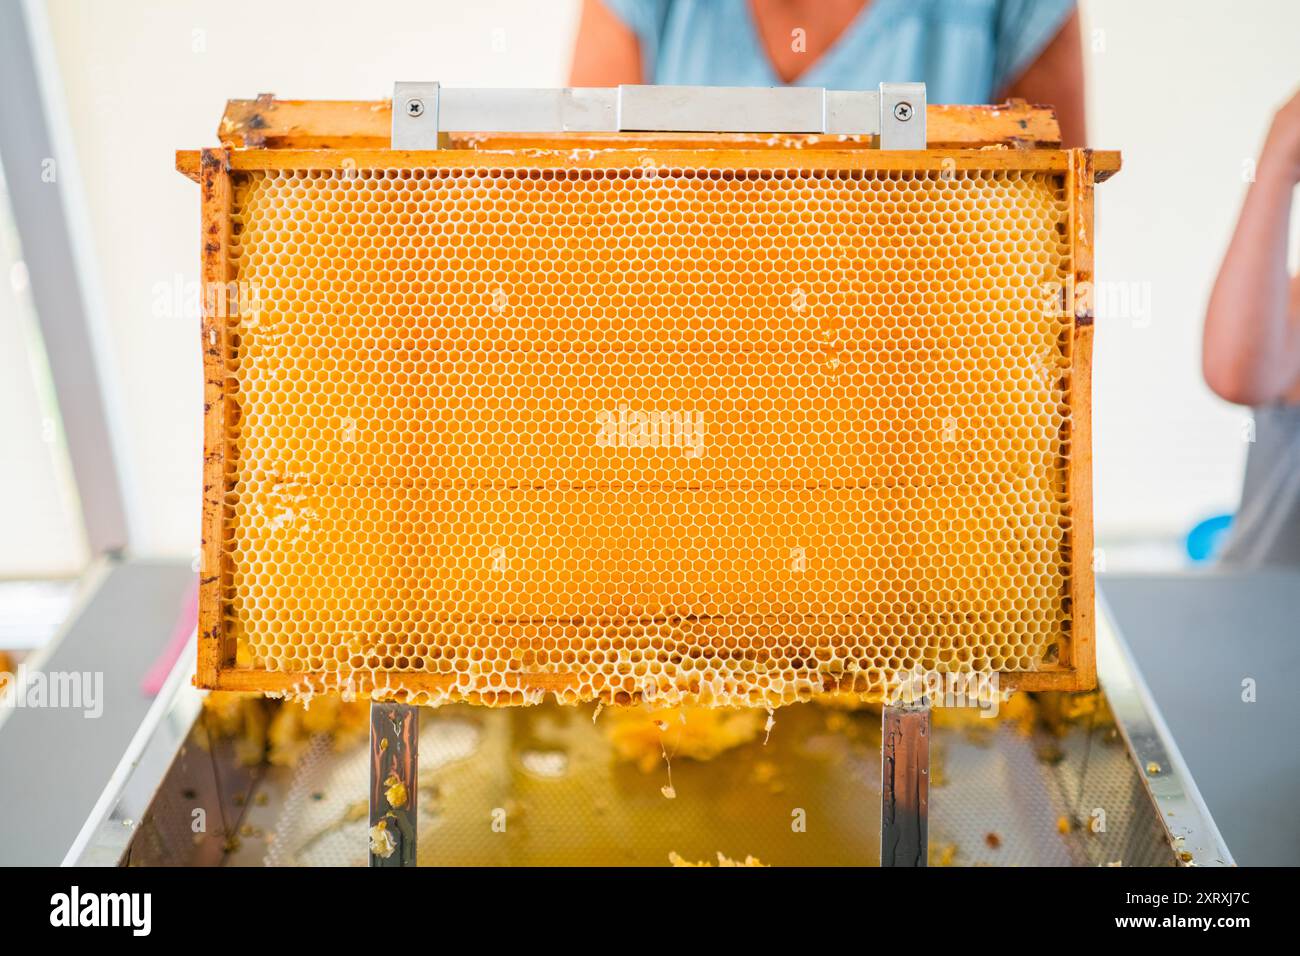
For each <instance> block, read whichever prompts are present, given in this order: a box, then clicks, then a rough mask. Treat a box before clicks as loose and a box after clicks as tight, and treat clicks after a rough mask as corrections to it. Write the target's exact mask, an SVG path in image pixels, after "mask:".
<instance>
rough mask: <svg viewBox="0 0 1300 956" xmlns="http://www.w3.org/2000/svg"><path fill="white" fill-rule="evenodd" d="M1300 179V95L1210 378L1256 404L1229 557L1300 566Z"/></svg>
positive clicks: (1253, 220) (1225, 307) (1221, 280)
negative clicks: (1298, 249)
mask: <svg viewBox="0 0 1300 956" xmlns="http://www.w3.org/2000/svg"><path fill="white" fill-rule="evenodd" d="M1297 183H1300V93H1298V94H1296V95H1295V96H1294V97H1293V98H1292V99H1291V101H1290V102H1289V103H1287V104H1286V105H1285V106H1283V107H1282V109H1280V110H1279V111H1278V113H1277V115H1276V116H1275V117H1274V119H1273V126H1272V128H1271V129H1270V131H1269V134H1268V139H1267V140H1266V141H1265V143H1264V151H1263V153H1261V154H1260V158H1259V162H1258V163H1257V164H1256V167H1255V181H1254V182H1253V183H1252V184H1251V186H1250V189H1249V190H1248V191H1247V193H1246V201H1245V203H1244V204H1243V205H1242V208H1241V215H1240V217H1239V218H1238V220H1237V229H1236V231H1235V232H1234V233H1233V235H1232V241H1231V242H1230V243H1229V244H1228V252H1227V254H1226V255H1225V256H1224V258H1223V265H1222V266H1220V267H1219V276H1218V278H1217V279H1216V280H1215V283H1214V291H1213V292H1212V293H1211V295H1210V305H1209V308H1208V310H1207V312H1206V316H1205V334H1204V340H1203V343H1202V355H1201V363H1202V368H1203V370H1204V373H1205V381H1206V384H1208V385H1209V386H1210V388H1211V389H1213V390H1214V392H1215V393H1216V394H1218V395H1219V396H1220V397H1221V398H1224V399H1226V400H1228V401H1229V402H1235V403H1236V404H1238V405H1249V406H1251V407H1252V408H1253V409H1254V412H1255V432H1254V436H1253V437H1254V442H1253V444H1251V446H1250V453H1249V455H1248V456H1247V459H1246V479H1245V481H1244V483H1243V484H1242V490H1241V505H1240V507H1239V508H1238V509H1237V514H1236V517H1235V518H1234V519H1233V523H1232V529H1231V531H1230V532H1229V537H1228V544H1227V548H1226V549H1225V551H1224V553H1223V557H1222V560H1223V561H1225V562H1226V563H1229V564H1236V565H1243V566H1252V565H1264V564H1300V276H1293V275H1291V274H1290V273H1289V271H1288V269H1287V230H1288V229H1289V228H1290V222H1291V200H1292V194H1293V193H1294V191H1295V187H1296V184H1297Z"/></svg>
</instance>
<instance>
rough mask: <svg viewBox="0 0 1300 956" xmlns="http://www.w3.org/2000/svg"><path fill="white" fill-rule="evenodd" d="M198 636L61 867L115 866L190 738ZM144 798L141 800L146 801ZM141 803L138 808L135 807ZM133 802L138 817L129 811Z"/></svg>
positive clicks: (199, 698) (196, 699)
mask: <svg viewBox="0 0 1300 956" xmlns="http://www.w3.org/2000/svg"><path fill="white" fill-rule="evenodd" d="M196 645H197V634H191V635H190V638H189V640H188V641H187V642H186V644H185V649H184V650H183V651H181V655H180V657H178V658H177V660H176V663H175V665H173V667H172V670H171V673H170V674H168V675H167V680H166V682H165V683H164V684H163V687H162V690H160V691H159V692H158V696H157V697H156V698H154V702H153V704H152V705H151V706H150V708H149V711H148V713H146V714H145V718H144V720H143V721H142V722H141V723H140V726H139V728H138V729H137V730H136V732H135V734H134V735H133V736H132V738H131V742H130V743H129V744H128V745H127V748H126V751H125V752H124V753H123V754H122V759H121V760H120V761H118V764H117V767H116V769H114V771H113V775H112V776H111V777H110V778H109V780H108V783H107V784H106V785H105V787H104V790H103V792H102V793H101V794H100V796H99V799H98V800H96V801H95V806H94V807H93V808H92V809H91V811H90V815H89V816H88V817H87V818H86V822H85V823H84V824H82V827H81V831H80V832H79V833H78V834H77V837H76V839H75V840H73V841H72V845H71V846H70V847H69V848H68V851H67V853H66V854H64V857H63V863H62V865H63V866H117V865H119V864H120V863H121V862H122V860H123V858H124V856H125V854H126V851H127V848H128V847H129V846H130V843H131V839H132V837H133V836H134V835H135V831H136V829H137V828H138V827H139V825H140V819H139V817H142V816H143V810H144V808H145V807H146V806H148V804H149V803H152V801H153V797H154V795H155V794H156V793H157V791H158V789H159V787H160V786H161V784H162V782H163V780H164V779H165V778H166V776H167V772H168V771H169V770H170V769H171V767H172V765H173V763H175V761H176V757H177V755H178V753H179V751H180V749H181V747H182V746H183V745H184V743H185V741H186V739H187V738H188V737H189V735H190V731H191V728H192V727H193V726H194V723H195V721H196V720H197V719H198V715H199V711H200V709H201V708H202V706H203V698H204V696H206V692H205V691H200V690H197V689H195V687H194V686H193V682H192V678H193V676H194V664H195V660H196V659H197V653H196ZM146 794H147V796H144V795H146ZM141 799H143V803H139V802H138V801H140V800H141ZM129 800H134V801H137V806H139V808H140V813H139V816H137V815H135V813H134V811H131V810H130V808H129V806H128V801H129Z"/></svg>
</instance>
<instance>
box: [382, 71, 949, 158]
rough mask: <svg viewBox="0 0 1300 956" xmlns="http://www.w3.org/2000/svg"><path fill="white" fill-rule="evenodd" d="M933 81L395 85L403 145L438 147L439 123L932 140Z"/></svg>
mask: <svg viewBox="0 0 1300 956" xmlns="http://www.w3.org/2000/svg"><path fill="white" fill-rule="evenodd" d="M925 106H926V102H925V84H924V83H882V84H880V90H879V91H878V92H868V91H866V90H825V89H822V88H820V87H793V86H778V87H752V86H643V85H624V86H618V87H586V88H562V89H533V90H529V89H457V88H452V89H442V88H441V87H440V86H439V85H438V84H437V83H397V84H395V85H394V87H393V135H392V145H393V148H394V149H437V148H438V133H439V132H440V131H442V130H457V131H459V132H478V133H489V132H511V133H546V132H585V133H619V132H674V133H820V134H823V135H862V136H878V137H879V139H880V146H881V148H883V149H924V148H925Z"/></svg>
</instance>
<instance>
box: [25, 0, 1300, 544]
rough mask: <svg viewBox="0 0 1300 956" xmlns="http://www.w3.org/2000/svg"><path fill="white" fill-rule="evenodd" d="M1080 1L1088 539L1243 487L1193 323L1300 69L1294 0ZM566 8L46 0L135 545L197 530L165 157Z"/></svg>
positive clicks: (1235, 435)
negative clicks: (1104, 151)
mask: <svg viewBox="0 0 1300 956" xmlns="http://www.w3.org/2000/svg"><path fill="white" fill-rule="evenodd" d="M1083 7H1084V14H1085V20H1086V22H1085V38H1086V40H1087V42H1088V47H1089V49H1088V52H1087V54H1086V57H1087V66H1088V70H1089V88H1090V96H1091V113H1092V116H1091V122H1092V126H1091V130H1092V132H1091V138H1092V141H1093V143H1094V145H1096V146H1099V147H1107V148H1119V149H1122V150H1123V151H1124V154H1125V169H1124V171H1123V172H1122V173H1121V174H1120V175H1119V176H1117V177H1116V178H1115V179H1113V180H1112V181H1111V182H1109V183H1107V184H1105V185H1104V186H1102V187H1101V189H1100V190H1099V209H1098V215H1099V229H1098V232H1099V236H1098V242H1099V250H1100V251H1099V257H1098V269H1097V272H1098V278H1099V280H1101V281H1103V282H1109V283H1111V284H1112V285H1111V286H1110V287H1109V288H1111V289H1124V288H1131V289H1132V290H1134V291H1136V292H1138V293H1139V296H1138V298H1137V300H1136V302H1137V305H1138V306H1139V308H1132V307H1131V308H1130V309H1129V310H1128V312H1127V314H1118V315H1116V314H1111V315H1105V314H1103V315H1102V316H1101V317H1099V320H1098V331H1097V350H1096V357H1095V370H1096V371H1095V387H1096V398H1095V401H1096V421H1095V427H1094V434H1095V441H1096V448H1095V462H1096V489H1097V502H1096V513H1097V520H1098V533H1099V539H1100V540H1102V541H1103V542H1105V541H1108V540H1114V541H1119V540H1122V539H1125V538H1136V537H1142V536H1166V537H1167V536H1170V535H1174V534H1177V533H1180V532H1182V531H1184V530H1185V529H1186V528H1187V527H1188V526H1189V525H1190V524H1191V523H1192V522H1193V521H1194V520H1196V519H1197V518H1200V517H1203V516H1205V515H1207V514H1210V513H1213V512H1215V511H1217V510H1231V508H1232V507H1233V506H1234V504H1235V501H1236V494H1237V487H1238V483H1239V480H1240V473H1241V467H1242V462H1243V460H1244V454H1245V450H1246V446H1245V444H1244V442H1243V439H1242V426H1243V422H1244V421H1245V414H1244V413H1243V412H1242V411H1241V410H1238V409H1233V408H1230V407H1228V406H1225V405H1223V404H1222V403H1219V402H1217V401H1216V400H1214V399H1213V398H1212V397H1211V396H1210V394H1209V393H1208V392H1207V391H1206V389H1205V388H1204V386H1203V385H1202V384H1201V381H1200V373H1199V333H1200V322H1201V318H1202V313H1203V309H1204V303H1205V300H1206V296H1207V294H1208V291H1209V288H1210V284H1211V282H1212V281H1213V277H1214V272H1215V269H1216V267H1217V263H1218V258H1219V256H1220V254H1221V252H1222V249H1223V247H1224V244H1225V243H1226V240H1227V235H1228V232H1229V229H1230V227H1231V225H1232V222H1233V217H1234V214H1235V209H1236V207H1237V204H1238V203H1239V201H1240V198H1241V195H1242V192H1243V190H1244V189H1245V181H1244V177H1243V169H1244V168H1245V165H1244V164H1245V163H1246V161H1247V160H1248V159H1249V158H1250V157H1251V156H1253V155H1254V153H1255V151H1256V149H1257V147H1258V144H1259V143H1260V141H1261V138H1262V136H1263V132H1264V130H1265V129H1266V126H1267V122H1268V118H1269V114H1270V111H1271V109H1272V108H1273V107H1274V106H1275V105H1276V104H1278V103H1279V102H1280V101H1281V100H1283V99H1284V98H1285V96H1286V95H1287V94H1288V92H1289V91H1290V90H1291V89H1292V88H1294V87H1295V86H1296V85H1297V84H1300V56H1298V53H1297V46H1296V39H1297V37H1300V3H1297V2H1296V0H1237V2H1235V3H1232V4H1226V3H1222V2H1220V0H1143V2H1141V3H1136V2H1133V0H1084V3H1083ZM575 13H576V2H575V0H472V2H470V0H372V2H370V3H366V4H361V5H358V4H357V3H355V2H343V0H310V2H309V0H293V2H283V0H281V2H267V0H257V2H254V0H226V2H224V3H222V4H219V5H216V6H214V5H212V4H207V3H200V2H197V0H193V2H191V0H185V2H180V0H172V2H163V0H129V2H128V0H120V2H112V3H106V2H96V0H50V3H49V21H50V25H51V29H52V32H53V37H54V41H55V46H56V51H57V56H58V59H59V62H60V66H61V71H62V74H63V82H64V87H65V91H66V94H67V100H68V106H69V110H70V121H71V125H72V129H73V137H74V141H75V144H76V149H77V155H78V158H79V162H80V167H81V172H82V175H83V178H84V180H85V193H86V195H87V196H88V200H89V210H88V212H89V218H90V223H91V227H92V230H93V242H94V246H95V249H96V250H97V254H98V262H99V267H100V270H101V275H100V285H101V287H102V288H103V290H104V293H105V295H106V297H107V307H108V311H109V315H110V318H111V323H112V330H113V342H114V354H113V355H112V356H111V360H112V363H113V365H114V366H115V368H116V373H117V375H116V377H117V380H118V382H119V385H120V387H121V388H122V390H123V395H122V398H123V404H124V407H125V409H126V412H127V415H128V418H129V421H128V422H127V423H126V424H127V442H128V448H127V450H128V453H129V455H130V456H131V460H132V466H133V471H134V474H135V477H136V479H137V481H138V485H139V487H138V488H137V489H136V491H137V498H138V501H139V502H140V503H141V504H142V505H143V507H141V508H140V509H139V526H138V528H137V532H138V534H137V540H136V548H135V549H136V550H137V551H138V552H142V553H146V554H168V555H184V554H190V553H191V552H192V550H193V549H194V548H195V547H196V545H197V538H198V511H199V509H198V503H199V464H200V419H201V388H200V385H201V378H200V369H199V347H198V333H197V329H198V320H197V315H196V313H195V312H194V311H193V310H189V309H185V308H180V309H177V308H174V307H173V306H172V304H171V299H172V295H171V293H170V291H168V292H166V293H164V294H162V295H160V290H171V289H173V288H181V289H182V290H183V288H184V287H185V284H186V283H192V282H194V281H195V279H196V274H197V263H198V193H197V189H196V187H195V186H194V185H193V184H192V183H190V182H189V181H188V180H186V179H184V178H182V177H181V176H180V175H179V174H177V173H175V172H174V171H173V169H172V162H173V151H174V150H175V149H176V148H178V147H197V146H203V145H209V144H213V143H215V141H216V140H215V135H214V133H215V129H216V124H217V121H218V119H219V117H220V115H221V112H222V108H223V105H224V103H225V100H226V99H227V98H229V97H251V96H255V95H256V94H258V93H262V92H268V91H269V92H274V93H276V94H278V95H280V96H285V97H294V98H338V99H378V98H382V97H385V96H387V95H388V93H389V92H390V88H391V83H392V81H393V80H394V79H397V78H402V79H417V78H422V77H428V78H438V79H441V80H442V81H444V82H447V83H452V84H477V85H497V86H508V85H520V86H528V85H538V86H542V85H560V84H562V83H563V81H564V75H565V72H566V69H567V61H568V56H569V49H570V45H571V43H572V36H573V30H574V27H575V25H576V20H575ZM1115 283H1121V285H1118V286H1116V285H1114V284H1115ZM1128 283H1135V284H1136V285H1133V286H1129V285H1127V284H1128ZM1105 288H1108V287H1103V289H1105ZM182 298H183V296H182ZM1144 301H1146V302H1149V308H1141V306H1142V305H1143V303H1144Z"/></svg>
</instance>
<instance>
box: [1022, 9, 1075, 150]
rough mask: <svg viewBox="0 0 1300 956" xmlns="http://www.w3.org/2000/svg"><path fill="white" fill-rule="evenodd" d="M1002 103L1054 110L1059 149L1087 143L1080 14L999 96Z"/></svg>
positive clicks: (1066, 24)
mask: <svg viewBox="0 0 1300 956" xmlns="http://www.w3.org/2000/svg"><path fill="white" fill-rule="evenodd" d="M1001 98H1002V99H1008V98H1010V99H1022V100H1027V101H1028V102H1030V103H1042V104H1044V105H1047V106H1052V107H1055V109H1056V119H1057V122H1059V123H1060V124H1061V145H1062V146H1064V147H1065V148H1066V149H1071V148H1073V147H1076V146H1083V145H1085V144H1086V143H1087V141H1088V134H1087V122H1086V120H1085V117H1084V105H1083V104H1084V96H1083V40H1082V36H1081V33H1080V30H1079V11H1078V10H1075V11H1074V13H1072V14H1070V16H1069V17H1068V18H1067V19H1066V21H1065V22H1064V23H1063V24H1061V29H1060V30H1059V31H1058V32H1057V34H1056V36H1055V37H1054V38H1053V39H1052V42H1051V43H1049V44H1047V46H1045V47H1044V48H1043V52H1042V53H1040V54H1039V55H1038V58H1037V59H1036V60H1034V62H1033V63H1031V64H1029V66H1028V67H1026V69H1025V71H1024V72H1023V73H1022V74H1020V77H1019V78H1018V79H1016V80H1014V81H1013V82H1012V83H1011V84H1010V85H1009V86H1008V87H1007V88H1006V89H1005V90H1003V92H1002V97H1001Z"/></svg>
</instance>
